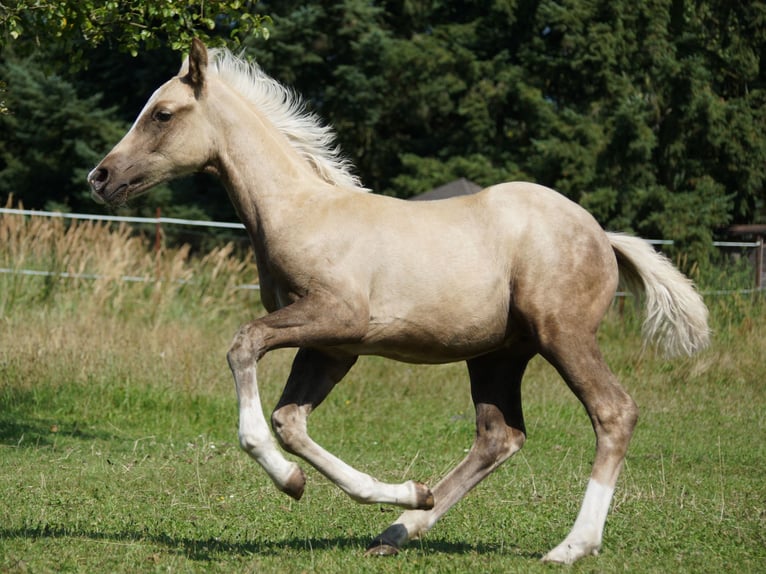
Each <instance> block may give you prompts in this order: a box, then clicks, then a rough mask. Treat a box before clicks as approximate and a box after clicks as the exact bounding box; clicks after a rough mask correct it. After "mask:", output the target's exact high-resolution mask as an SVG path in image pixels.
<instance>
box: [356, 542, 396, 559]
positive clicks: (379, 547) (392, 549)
mask: <svg viewBox="0 0 766 574" xmlns="http://www.w3.org/2000/svg"><path fill="white" fill-rule="evenodd" d="M397 554H399V549H398V548H397V547H396V546H391V545H390V544H386V543H385V542H375V543H373V544H372V545H371V546H370V547H369V548H368V549H367V552H365V553H364V555H365V556H396V555H397Z"/></svg>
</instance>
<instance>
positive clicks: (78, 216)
mask: <svg viewBox="0 0 766 574" xmlns="http://www.w3.org/2000/svg"><path fill="white" fill-rule="evenodd" d="M0 214H7V215H21V216H30V217H52V218H61V219H73V220H85V221H107V222H115V223H140V224H151V225H154V226H155V229H156V231H155V233H156V245H157V246H158V245H159V241H160V237H161V235H162V225H184V226H192V227H208V228H213V229H216V228H217V229H241V230H244V229H245V226H244V225H243V224H242V223H235V222H225V221H204V220H196V219H178V218H174V217H161V215H160V211H159V209H158V210H157V216H156V217H132V216H120V215H97V214H87V213H63V212H59V211H37V210H32V209H12V208H8V207H2V208H0ZM647 242H648V243H650V244H652V245H673V241H672V240H670V239H647ZM713 245H714V246H715V247H719V248H724V249H726V248H728V249H733V248H740V249H741V248H747V249H754V255H755V257H754V259H755V261H754V263H755V287H754V288H753V289H740V290H737V291H710V292H706V293H705V294H707V295H725V294H729V293H735V292H736V293H753V292H757V291H761V290H763V288H764V287H763V284H764V277H763V274H764V271H763V268H764V265H763V258H764V246H763V239H762V238H761V237H760V236H759V237H758V240H757V241H714V242H713ZM0 273H19V274H26V275H43V276H44V275H50V274H51V272H49V271H39V270H34V269H7V268H0ZM56 274H57V275H59V276H61V277H71V278H78V279H97V278H98V276H97V275H90V274H72V273H56ZM123 280H124V281H139V282H144V281H152V279H150V278H147V277H127V276H126V277H123ZM240 288H241V289H259V288H260V287H259V286H258V285H242V286H240ZM618 295H624V293H618Z"/></svg>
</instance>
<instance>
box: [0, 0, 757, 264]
mask: <svg viewBox="0 0 766 574" xmlns="http://www.w3.org/2000/svg"><path fill="white" fill-rule="evenodd" d="M223 4H226V5H229V4H231V5H232V6H233V3H223ZM258 11H259V12H261V13H264V14H269V15H270V16H271V17H272V18H273V26H271V27H270V30H271V32H272V33H271V38H270V40H269V41H267V42H266V41H264V40H263V39H262V38H261V37H257V38H256V37H252V38H248V39H246V40H245V41H244V45H245V47H246V50H247V54H248V55H250V56H253V57H256V58H257V59H258V61H259V62H260V63H261V65H262V66H263V67H264V68H265V69H266V71H267V72H268V73H270V74H272V75H274V76H275V77H277V78H279V79H280V80H282V81H283V82H285V83H286V84H288V85H290V86H293V87H294V88H295V89H296V91H298V92H299V93H301V94H302V95H303V96H304V97H305V98H306V100H307V103H308V104H309V107H311V108H312V109H313V110H315V111H316V112H317V113H319V115H320V116H321V117H323V118H324V119H325V120H326V121H327V122H328V123H331V124H332V125H333V126H334V127H335V128H336V131H337V133H338V138H339V142H340V144H341V147H342V148H343V149H344V151H345V153H346V154H347V155H348V156H349V157H350V158H351V159H352V160H353V161H354V163H355V165H356V167H357V171H358V173H359V174H360V175H361V177H362V180H363V181H364V183H365V185H367V186H368V187H370V188H371V189H373V191H375V192H378V193H386V194H391V195H396V196H400V197H409V196H411V195H414V194H417V193H420V192H423V191H427V190H428V189H431V188H433V187H435V186H438V185H441V184H444V183H447V182H448V181H450V180H453V179H456V178H459V177H466V178H469V179H471V180H473V181H475V182H477V183H479V184H481V185H490V184H492V183H496V182H499V181H503V180H508V179H527V180H532V181H537V182H539V183H543V184H545V185H549V186H551V187H554V188H555V189H558V190H559V191H561V192H562V193H564V194H566V195H567V196H568V197H570V198H572V199H573V200H575V201H578V202H580V203H582V204H583V205H584V206H585V207H586V208H587V209H589V210H590V211H591V212H592V213H593V214H594V215H595V216H596V217H597V219H598V220H599V221H600V222H601V223H602V224H603V225H604V226H606V227H608V228H611V229H616V230H626V231H633V232H637V233H640V234H642V235H644V236H647V237H654V238H667V239H674V240H676V241H677V242H678V249H677V251H678V250H680V251H683V252H684V253H686V254H688V255H689V256H690V258H691V259H690V261H699V262H704V261H705V260H706V259H707V258H708V255H709V251H710V241H711V239H712V238H713V237H715V236H718V235H720V233H721V231H722V230H723V229H725V228H726V226H728V225H729V224H731V223H751V222H755V221H762V220H763V218H764V217H766V206H765V202H764V197H765V196H766V194H765V193H764V180H765V179H766V130H764V127H766V91H765V90H766V81H765V80H766V65H765V64H764V58H765V57H766V51H764V45H766V3H764V2H757V1H744V2H736V3H732V2H728V1H724V0H697V1H694V2H692V1H691V0H652V1H650V2H630V1H627V0H612V1H607V0H563V1H558V2H553V1H549V0H543V1H533V0H485V1H482V2H471V3H466V2H440V1H430V0H421V1H418V0H390V1H381V2H366V1H364V0H338V1H335V2H316V1H311V2H297V1H292V0H290V1H286V2H278V3H259V4H258ZM155 43H156V42H155ZM52 46H53V48H52V49H53V50H54V51H55V50H58V52H56V53H61V52H60V50H61V46H59V47H58V48H56V43H55V42H52ZM141 52H142V54H143V51H141ZM146 54H147V55H146V56H143V57H141V58H140V59H126V57H125V56H124V55H123V54H120V53H118V52H117V51H115V50H112V49H105V48H103V47H102V48H99V49H98V50H95V51H94V50H86V51H84V52H83V58H84V59H85V61H86V63H87V66H88V69H89V72H88V73H85V74H79V75H78V76H77V77H76V78H75V79H73V80H72V81H73V83H74V84H75V85H76V86H77V91H78V92H79V93H80V94H86V97H88V98H89V97H91V96H90V95H91V94H93V93H96V92H104V93H105V96H104V99H103V102H104V105H107V106H109V105H112V106H117V108H118V109H119V112H118V113H119V114H120V117H121V118H122V119H125V120H128V119H132V118H133V117H134V116H135V114H136V113H137V112H138V109H139V108H140V105H141V104H142V103H143V101H144V100H145V99H146V98H147V97H148V96H149V94H150V92H151V90H152V89H153V88H154V87H156V85H157V84H159V82H160V81H162V80H163V79H165V78H166V77H168V76H169V75H170V74H172V73H174V72H175V71H176V69H177V65H178V59H179V58H178V55H177V54H173V53H171V52H169V51H168V50H165V51H156V52H147V53H146ZM56 62H57V60H56V59H55V58H54V63H53V64H51V65H54V66H58V67H59V68H60V69H62V70H65V68H66V65H65V64H66V62H65V61H58V63H56ZM3 80H4V81H6V83H9V81H8V79H7V78H5V77H3ZM12 89H14V88H13V87H12V86H10V85H9V86H8V90H9V93H10V90H12ZM2 99H4V100H6V102H5V103H6V105H7V106H8V107H9V108H11V109H12V105H11V104H12V102H11V100H10V97H9V96H5V97H3V98H2ZM88 101H90V100H88ZM114 141H116V138H115V140H114ZM30 145H31V144H30ZM5 161H6V162H8V163H9V165H10V164H11V163H12V162H13V161H16V158H15V156H14V157H9V158H8V159H6V160H5ZM67 177H68V178H69V177H70V176H67ZM67 181H69V179H68V180H67ZM58 187H61V184H58ZM54 188H56V186H55V185H54ZM172 190H173V191H172V192H171V191H169V190H167V189H166V190H165V192H163V193H165V194H166V195H165V196H164V197H162V196H161V195H159V194H155V195H154V196H149V198H148V199H147V200H142V202H146V203H141V202H138V203H136V205H135V206H134V209H138V210H139V211H141V210H143V211H145V212H146V211H149V212H151V211H153V207H152V206H153V205H155V204H158V205H159V204H161V205H163V206H167V205H168V202H167V199H168V198H167V194H169V193H172V198H171V199H170V202H169V203H171V204H172V205H173V206H174V207H173V208H171V209H177V210H179V211H182V212H188V213H189V214H192V213H195V212H201V213H205V214H207V215H208V216H210V217H221V216H227V215H228V216H229V217H231V216H232V215H231V211H230V210H229V208H228V207H227V201H228V200H227V198H226V197H225V194H223V193H222V192H221V190H220V189H219V188H217V187H215V186H213V185H212V183H211V182H210V181H209V180H207V179H197V180H194V181H193V182H191V183H188V184H182V185H180V186H175V185H174V186H173V187H172ZM15 191H16V192H17V194H18V195H19V196H21V197H24V198H25V200H26V196H27V194H29V193H31V192H30V191H28V190H27V188H24V187H22V186H21V185H20V182H19V181H17V183H16V187H15ZM35 193H39V189H38V190H37V191H35ZM160 200H162V201H160Z"/></svg>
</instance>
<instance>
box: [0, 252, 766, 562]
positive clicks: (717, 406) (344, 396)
mask: <svg viewBox="0 0 766 574" xmlns="http://www.w3.org/2000/svg"><path fill="white" fill-rule="evenodd" d="M208 263H209V262H208ZM152 265H154V264H153V263H152ZM194 265H196V264H195V263H194V262H193V261H192V260H184V261H181V262H180V263H177V265H176V266H177V267H178V269H177V273H179V274H181V275H182V276H184V277H189V278H192V279H194V280H195V282H194V283H193V284H189V285H187V286H185V287H169V286H168V285H167V282H166V283H165V284H163V285H150V286H146V285H144V286H136V285H133V286H121V287H119V288H117V287H114V286H108V285H106V284H103V285H102V284H97V283H87V282H84V283H83V282H79V283H73V284H72V285H74V286H71V285H70V284H67V283H65V282H61V283H60V284H56V285H54V286H53V287H54V288H51V286H50V284H49V285H48V286H47V287H46V286H45V284H44V282H43V281H42V280H40V279H34V280H32V279H23V280H22V279H19V278H18V277H17V278H12V277H5V278H0V292H3V293H5V294H6V295H5V298H4V299H3V298H2V297H0V299H2V302H3V305H2V306H0V310H2V315H0V501H1V502H0V572H155V571H157V572H159V571H161V572H258V573H261V572H296V573H299V572H322V573H325V572H342V573H348V572H384V573H385V572H408V573H409V572H440V573H441V572H471V573H473V572H552V571H558V570H563V571H567V572H615V571H630V572H720V571H736V572H759V571H763V570H764V567H765V566H766V482H765V481H764V476H766V463H765V462H764V461H765V460H766V383H764V380H766V367H764V362H763V357H764V351H766V343H765V342H766V306H764V302H763V300H760V301H759V300H758V299H754V298H752V297H740V298H731V297H726V298H716V299H711V300H710V302H711V310H712V312H713V326H714V328H715V330H716V336H715V341H714V344H713V346H712V348H711V349H709V350H707V351H705V352H704V353H702V354H701V355H700V356H699V357H697V358H694V359H684V360H677V361H673V362H667V361H665V360H663V359H661V358H660V357H658V356H656V355H655V354H654V353H652V352H649V351H647V352H642V350H641V343H640V340H639V338H638V327H637V325H636V324H635V323H636V321H635V318H634V317H633V314H632V312H631V310H630V309H628V312H627V314H626V316H625V317H624V318H619V317H617V315H616V314H615V315H614V316H612V317H610V319H609V320H608V321H607V323H606V324H605V326H604V328H603V329H602V333H601V338H602V341H603V345H604V352H605V355H606V356H607V359H608V361H609V363H610V364H611V365H612V367H613V369H614V370H615V372H616V373H617V374H618V375H619V377H620V379H621V380H622V382H623V384H624V385H625V386H626V387H627V388H628V390H629V391H630V392H631V394H632V395H633V396H634V397H635V399H636V401H637V402H638V403H639V406H640V407H641V419H640V421H639V426H638V428H637V431H636V434H635V437H634V440H633V442H632V444H631V448H630V451H629V454H628V458H627V463H626V467H625V470H624V472H623V474H622V476H621V478H620V482H619V484H618V489H617V492H616V494H615V500H614V504H613V508H612V511H611V513H610V515H609V518H608V521H607V525H606V531H605V537H604V548H603V550H602V553H601V555H600V556H598V557H593V558H587V559H584V560H582V561H580V562H579V563H577V564H576V565H574V566H572V567H557V566H551V565H543V564H541V563H540V562H539V558H540V557H541V556H542V555H543V554H544V553H545V552H547V551H548V550H550V548H552V547H553V546H554V545H556V544H557V543H558V542H559V541H560V540H561V539H562V538H563V537H564V536H565V535H566V533H567V532H568V530H569V528H570V527H571V525H572V522H573V520H574V517H575V515H576V513H577V510H578V507H579V503H580V499H581V497H582V494H583V492H584V489H585V485H586V481H587V478H588V474H589V472H590V465H591V461H592V458H593V442H594V440H593V433H592V431H591V429H590V425H589V423H588V421H587V417H586V416H585V413H584V411H583V409H582V407H581V406H580V405H579V403H577V401H576V400H575V398H574V397H573V396H572V394H571V393H570V392H569V391H568V390H567V389H566V387H565V385H564V384H563V382H562V381H561V380H560V379H559V377H558V376H557V374H556V373H555V372H554V371H553V370H552V369H551V368H550V367H549V366H547V364H545V362H544V361H542V360H539V359H536V360H535V361H534V362H533V363H532V365H531V366H530V369H529V373H528V375H527V378H526V380H525V386H524V401H525V414H526V419H527V426H528V431H529V440H528V442H527V444H526V446H525V448H524V449H523V450H522V451H521V452H520V453H519V454H518V455H516V456H515V457H514V458H513V459H511V461H509V462H508V463H506V464H505V465H504V466H503V467H501V468H500V469H499V470H498V471H497V472H495V473H494V474H493V475H492V476H491V477H490V478H488V479H487V480H486V481H485V482H483V483H482V484H481V485H479V487H478V488H477V489H476V490H474V491H473V492H471V493H470V494H469V495H468V496H467V497H466V498H465V499H464V500H463V501H461V502H460V503H459V504H458V505H457V506H456V507H454V508H453V509H452V510H451V511H450V512H449V513H448V514H447V515H446V516H445V517H444V518H443V519H442V520H441V521H440V522H439V523H437V525H436V526H435V527H434V529H433V530H432V531H431V532H430V533H429V534H428V535H427V536H426V537H424V538H423V539H422V540H418V541H414V542H412V543H410V545H409V546H408V547H407V548H406V549H405V550H404V551H403V552H402V553H400V555H399V556H397V557H395V558H390V559H370V558H365V557H363V556H362V554H363V551H364V548H365V546H366V544H367V543H368V541H369V540H370V539H371V537H373V536H374V535H376V534H378V533H379V532H380V531H381V530H382V529H383V528H385V527H386V526H387V525H388V524H389V523H390V522H392V521H393V520H394V519H395V518H396V516H397V513H398V510H396V509H393V508H389V507H385V506H379V505H372V506H362V505H358V504H356V503H354V502H352V501H351V500H350V499H348V498H347V497H346V496H345V495H343V494H342V493H341V492H340V491H339V490H338V489H337V488H335V487H334V486H332V485H331V484H330V483H329V482H328V481H326V480H325V479H324V478H322V477H321V476H319V475H318V474H317V473H316V472H315V471H313V470H312V469H311V468H309V467H307V465H305V464H304V465H303V467H304V470H305V471H306V472H307V475H308V484H307V488H306V493H305V495H304V498H303V499H302V500H301V501H299V502H295V501H293V500H291V499H290V498H288V497H286V496H285V495H283V494H281V493H279V492H278V491H277V490H276V489H275V488H274V487H273V485H272V484H271V482H270V481H269V479H268V478H267V477H266V476H265V474H264V473H263V472H262V471H261V469H260V468H259V467H258V466H257V465H256V463H255V462H254V461H252V460H250V459H249V458H248V457H247V456H246V455H245V454H244V453H243V452H242V451H241V450H240V449H239V447H238V445H237V439H236V423H237V413H236V398H235V395H234V389H233V383H232V380H231V376H230V374H229V372H228V369H227V367H226V361H225V353H226V349H227V347H228V344H229V342H230V339H231V336H232V334H233V333H234V331H235V329H236V327H237V326H238V325H239V324H240V322H243V321H245V320H247V319H248V318H251V317H255V316H257V315H258V314H260V313H261V311H260V307H259V304H258V300H257V294H256V293H253V292H243V291H236V290H234V289H232V288H231V287H232V285H233V284H234V283H236V282H233V281H232V279H231V276H230V275H226V274H223V275H222V274H221V273H217V272H215V273H213V272H211V273H208V272H206V273H207V275H204V274H203V275H204V277H208V278H209V280H205V281H201V282H200V281H197V279H199V269H198V268H196V267H194ZM186 266H189V267H188V269H187V267H186ZM205 269H208V271H209V266H208V267H206V268H205ZM192 271H194V272H192ZM222 277H223V278H222ZM210 278H211V279H210ZM220 281H224V283H225V285H224V286H223V287H222V286H220V285H219V282H220ZM9 282H13V283H12V284H11V283H9ZM11 287H12V288H13V291H11ZM46 289H47V290H46ZM99 289H101V290H102V291H99ZM8 293H12V294H13V296H12V297H11V296H9V295H8ZM104 293H108V294H110V295H109V296H106V295H105V294H104ZM206 297H207V298H206ZM218 300H220V301H221V303H220V305H218V304H216V301H218ZM291 357H292V352H291V351H278V352H275V353H272V354H269V355H267V356H266V357H265V358H264V360H263V361H262V363H261V366H260V370H259V375H260V386H261V390H262V394H263V397H264V403H265V404H266V406H267V409H268V407H270V406H271V405H273V404H274V403H275V402H276V400H277V398H278V395H279V393H280V391H281V387H282V384H283V382H284V380H285V377H286V375H287V371H288V369H289V363H290V360H291ZM310 430H311V433H312V436H314V437H315V438H316V440H317V441H318V442H320V443H321V444H323V445H324V446H325V447H327V448H328V449H329V450H330V451H331V452H334V453H336V454H338V455H339V456H340V457H342V458H343V459H344V460H346V461H347V462H349V463H350V464H352V465H354V466H356V467H358V468H360V469H362V470H364V471H366V472H369V473H371V474H372V475H374V476H376V477H378V478H381V479H384V480H388V481H399V480H405V479H409V478H415V479H418V480H423V481H425V482H427V483H429V484H434V483H435V482H436V481H437V480H438V478H439V477H440V476H442V475H443V474H444V473H445V472H446V471H447V470H448V469H449V468H450V467H451V466H453V465H454V464H455V463H456V462H457V461H458V460H459V459H460V458H461V457H462V456H463V455H464V453H465V450H466V449H467V448H468V447H469V446H470V444H471V440H472V435H473V412H472V406H471V402H470V397H469V392H468V384H467V377H466V374H465V368H464V366H463V365H446V366H432V367H420V366H412V365H403V364H397V363H393V362H390V361H386V360H383V359H379V358H375V357H368V358H363V359H362V360H360V362H359V364H358V365H356V366H355V367H354V369H353V370H352V371H351V373H350V374H349V376H348V377H347V379H346V380H344V381H343V383H342V384H340V385H339V386H338V388H337V389H336V390H335V391H334V392H333V393H332V394H331V395H330V397H329V398H328V400H327V401H326V402H325V403H324V404H323V405H322V407H321V408H320V409H319V410H318V411H317V412H316V413H315V414H314V415H312V417H311V419H310Z"/></svg>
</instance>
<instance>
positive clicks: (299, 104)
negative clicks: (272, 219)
mask: <svg viewBox="0 0 766 574" xmlns="http://www.w3.org/2000/svg"><path fill="white" fill-rule="evenodd" d="M208 56H209V65H208V71H209V72H211V73H214V74H216V75H217V76H218V77H219V79H220V80H221V81H223V82H224V83H225V84H227V85H228V86H229V87H231V88H232V89H234V90H236V91H237V92H238V93H239V94H241V95H242V96H243V97H245V98H246V99H247V100H249V101H250V102H252V103H253V105H255V106H256V107H257V108H258V109H259V110H260V111H261V112H262V113H263V114H264V115H265V116H266V117H267V118H268V119H269V121H270V122H271V123H272V124H273V125H274V127H275V128H276V129H277V130H279V131H280V132H281V133H282V134H284V135H285V136H286V137H287V139H288V141H289V142H290V144H291V145H292V146H293V148H294V149H295V151H297V152H298V154H299V155H300V156H301V157H302V158H304V159H305V160H306V161H307V162H308V163H309V164H310V165H311V167H312V168H313V169H314V171H315V172H316V173H317V175H319V176H320V177H321V178H322V179H323V180H325V181H326V182H328V183H331V184H333V185H337V186H339V187H352V188H357V189H359V190H360V191H368V190H367V189H365V188H364V187H363V186H362V184H361V181H360V180H359V178H358V177H357V176H356V175H354V174H353V173H352V172H351V169H352V167H353V166H352V164H351V162H350V161H349V160H347V159H346V158H344V157H343V156H342V154H341V151H340V147H339V146H338V145H337V144H336V143H335V133H334V131H333V130H332V128H331V127H330V126H327V125H324V124H322V122H321V120H320V119H319V117H318V116H317V115H316V114H313V113H311V112H308V111H307V110H306V105H305V102H304V101H303V100H302V98H301V97H300V96H299V95H298V94H296V93H295V92H294V91H292V90H291V89H289V88H287V87H286V86H284V85H282V84H281V83H279V82H278V81H277V80H275V79H274V78H272V77H270V76H268V75H267V74H266V73H265V72H264V71H263V70H262V69H261V68H260V66H258V64H256V63H255V62H248V61H247V60H245V59H244V58H241V57H238V56H235V55H234V54H232V53H231V51H229V50H227V49H225V48H213V49H210V50H209V51H208ZM187 67H188V60H187V61H184V63H183V65H182V66H181V74H184V73H185V71H186V70H187V69H188V68H187Z"/></svg>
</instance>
